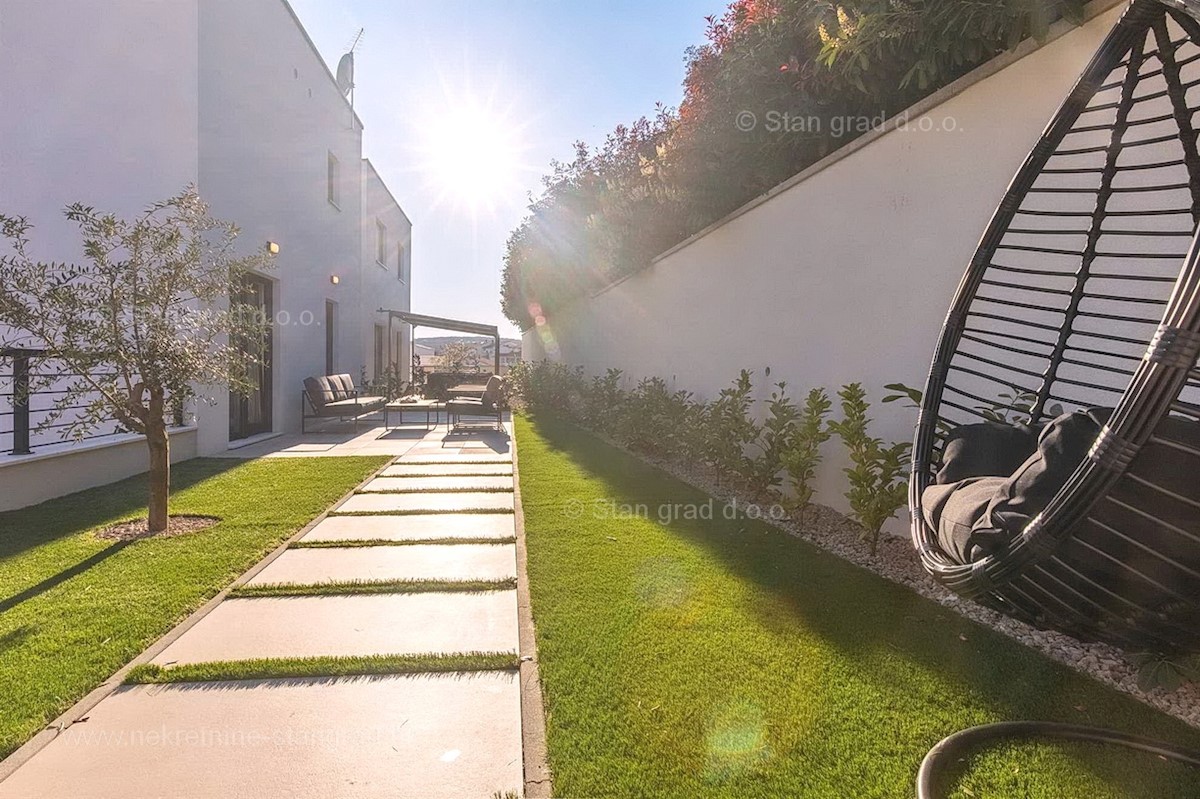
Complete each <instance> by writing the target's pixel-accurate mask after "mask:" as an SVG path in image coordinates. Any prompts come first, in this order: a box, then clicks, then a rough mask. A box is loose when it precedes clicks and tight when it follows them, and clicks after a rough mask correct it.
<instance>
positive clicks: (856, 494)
mask: <svg viewBox="0 0 1200 799" xmlns="http://www.w3.org/2000/svg"><path fill="white" fill-rule="evenodd" d="M838 397H840V398H841V405H842V419H841V420H840V421H835V422H830V423H829V427H830V429H831V430H832V431H833V432H834V433H836V434H837V435H838V436H839V437H840V438H841V439H842V442H843V443H844V444H845V445H846V449H847V450H848V451H849V453H850V462H851V466H849V467H847V468H846V470H845V472H846V476H847V477H848V478H849V479H850V487H849V489H848V490H847V491H846V499H847V500H849V502H850V511H851V515H852V516H853V517H854V518H855V520H857V521H858V523H859V524H861V525H862V526H863V530H864V532H863V538H865V539H866V540H867V541H868V542H870V545H871V554H872V555H874V554H875V552H876V550H877V549H878V547H879V533H880V531H881V530H882V529H883V524H884V522H886V521H887V520H888V519H890V518H892V517H893V516H895V515H896V511H897V510H899V509H900V508H901V507H902V506H904V504H905V502H906V500H907V488H908V484H907V479H906V478H907V476H908V463H909V455H910V452H911V449H912V445H911V444H909V443H893V444H889V445H887V446H885V445H884V444H883V442H882V441H880V440H879V439H878V438H874V437H872V436H871V435H870V434H869V433H868V430H869V428H870V425H871V420H870V418H868V416H867V411H868V410H869V408H870V405H869V403H868V402H867V398H866V397H867V393H866V391H865V390H863V387H862V384H861V383H850V384H848V385H846V386H843V387H842V390H841V391H839V392H838Z"/></svg>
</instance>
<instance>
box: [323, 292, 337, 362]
mask: <svg viewBox="0 0 1200 799" xmlns="http://www.w3.org/2000/svg"><path fill="white" fill-rule="evenodd" d="M336 335H337V303H336V302H334V301H333V300H325V374H327V375H331V374H335V371H334V367H335V366H336V365H337V363H336V361H337V350H336V343H337V342H336V339H335V336H336Z"/></svg>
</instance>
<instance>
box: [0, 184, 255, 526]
mask: <svg viewBox="0 0 1200 799" xmlns="http://www.w3.org/2000/svg"><path fill="white" fill-rule="evenodd" d="M65 215H66V218H67V219H68V220H70V222H72V223H73V224H74V225H75V226H76V227H77V228H78V230H79V233H80V235H81V237H82V240H83V258H82V260H81V261H79V262H78V263H59V262H46V261H41V260H37V259H35V258H34V257H32V256H31V255H30V254H29V249H30V231H31V230H32V229H33V226H32V225H31V224H30V223H29V222H28V221H27V219H26V218H25V217H20V216H6V215H3V214H0V236H2V237H3V239H4V240H5V242H4V243H5V244H6V245H7V246H6V247H4V250H3V251H0V347H23V348H32V349H37V350H41V351H42V354H41V355H40V356H39V358H40V359H41V362H42V363H45V364H47V365H49V364H54V365H55V368H54V369H53V370H50V371H47V372H43V373H41V374H40V375H39V376H38V377H37V378H36V379H37V380H41V381H52V382H53V387H54V391H55V392H56V393H55V394H54V395H53V396H55V398H56V399H55V404H54V408H53V410H52V411H51V412H50V413H49V414H48V416H47V418H46V419H45V420H43V422H42V426H45V425H48V424H51V423H54V422H55V421H58V420H61V421H62V422H63V423H64V424H65V428H64V429H65V430H66V431H67V433H68V434H69V435H71V436H74V437H76V438H78V437H81V436H83V435H86V434H87V433H88V432H91V431H94V430H95V429H96V428H98V427H100V426H101V425H104V424H106V423H111V422H114V421H115V422H116V423H117V424H119V425H120V426H121V427H122V428H124V429H126V430H129V431H130V432H134V433H139V434H141V435H142V436H144V437H145V440H146V446H147V448H148V451H149V452H148V454H149V494H150V496H149V525H148V526H149V531H150V532H152V533H154V532H161V531H163V530H165V529H167V523H168V513H167V505H168V498H169V492H170V462H171V461H170V440H169V437H168V427H169V426H170V422H169V421H168V417H170V416H172V415H174V414H176V413H181V409H182V408H184V407H185V406H186V405H187V404H188V403H189V402H190V401H192V400H196V399H199V400H202V401H206V402H212V401H213V398H212V397H210V396H199V394H198V392H199V391H200V390H201V387H205V388H206V389H211V388H213V387H216V386H227V387H228V388H229V389H230V390H231V391H235V392H236V391H241V392H245V391H247V390H249V389H250V388H251V387H252V386H251V384H250V380H249V375H250V369H252V368H253V367H254V366H256V363H255V359H254V356H253V355H251V354H248V353H254V352H261V351H262V348H261V347H258V346H254V344H255V343H256V342H258V343H261V342H262V341H263V340H264V337H265V336H267V335H269V333H270V320H269V319H265V318H262V315H261V314H259V313H258V312H256V311H255V310H254V309H252V308H251V307H250V306H247V305H244V304H241V303H239V302H238V301H237V297H238V294H239V289H240V288H241V287H242V286H243V284H244V282H245V280H246V278H247V276H248V275H249V274H250V273H251V272H252V271H254V270H262V269H265V268H268V267H269V266H271V258H270V255H269V254H268V253H267V252H266V251H265V248H264V249H263V250H261V251H259V252H256V253H254V254H250V255H241V256H239V255H237V254H236V253H235V250H234V244H235V240H236V238H237V235H238V230H237V228H236V226H234V225H232V224H230V223H228V222H222V221H220V220H217V219H213V218H212V217H211V216H210V215H209V210H208V206H207V205H206V204H205V203H204V202H202V201H201V199H200V197H199V195H198V194H197V192H196V190H195V189H194V187H191V186H189V187H187V188H186V189H184V190H183V191H182V192H181V193H180V194H179V195H177V196H175V197H172V198H170V199H168V200H163V201H161V202H157V203H154V204H153V205H152V206H150V207H149V208H148V209H147V210H146V211H145V212H144V213H142V214H141V215H139V216H136V217H134V218H131V219H125V218H121V217H118V216H117V215H115V214H110V213H101V212H98V211H96V210H95V209H94V208H91V207H87V206H84V205H80V204H75V205H72V206H70V207H68V208H67V209H66V211H65ZM32 390H33V389H31V391H32Z"/></svg>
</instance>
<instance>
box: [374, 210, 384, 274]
mask: <svg viewBox="0 0 1200 799" xmlns="http://www.w3.org/2000/svg"><path fill="white" fill-rule="evenodd" d="M375 262H376V263H377V264H379V265H380V266H383V267H386V266H387V227H385V226H384V224H383V223H382V222H380V221H379V220H378V219H376V220H375Z"/></svg>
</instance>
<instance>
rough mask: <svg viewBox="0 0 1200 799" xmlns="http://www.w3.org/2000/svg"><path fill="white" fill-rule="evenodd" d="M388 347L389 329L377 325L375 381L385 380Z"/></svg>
mask: <svg viewBox="0 0 1200 799" xmlns="http://www.w3.org/2000/svg"><path fill="white" fill-rule="evenodd" d="M386 346H387V329H386V328H385V327H384V326H383V325H375V379H376V380H383V365H384V363H386V361H385V360H384V352H383V351H384V348H385V347H386Z"/></svg>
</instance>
